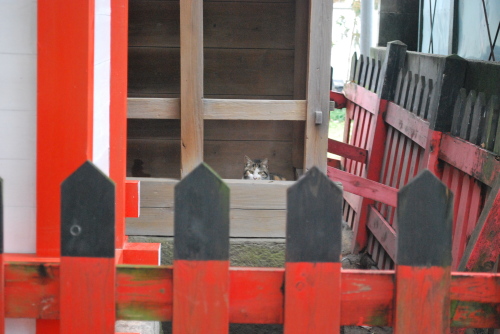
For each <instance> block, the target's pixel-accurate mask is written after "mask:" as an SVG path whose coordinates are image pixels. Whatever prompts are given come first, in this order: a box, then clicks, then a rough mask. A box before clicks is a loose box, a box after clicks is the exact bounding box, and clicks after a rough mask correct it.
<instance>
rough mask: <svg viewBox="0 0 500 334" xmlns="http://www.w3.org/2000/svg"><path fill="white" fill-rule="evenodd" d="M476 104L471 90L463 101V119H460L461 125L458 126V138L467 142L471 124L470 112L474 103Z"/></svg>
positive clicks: (474, 94) (474, 93)
mask: <svg viewBox="0 0 500 334" xmlns="http://www.w3.org/2000/svg"><path fill="white" fill-rule="evenodd" d="M475 102H476V92H475V91H473V90H471V91H470V92H469V95H468V96H467V100H466V101H465V110H464V117H463V119H462V124H461V125H460V133H459V137H460V138H462V139H464V140H467V141H468V140H469V137H470V130H471V123H472V112H473V110H474V103H475Z"/></svg>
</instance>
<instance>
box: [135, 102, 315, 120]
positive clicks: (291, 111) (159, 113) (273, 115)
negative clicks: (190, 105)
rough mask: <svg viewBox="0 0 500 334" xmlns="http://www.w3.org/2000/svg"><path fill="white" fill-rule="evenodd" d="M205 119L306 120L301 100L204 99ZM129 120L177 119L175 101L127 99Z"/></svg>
mask: <svg viewBox="0 0 500 334" xmlns="http://www.w3.org/2000/svg"><path fill="white" fill-rule="evenodd" d="M203 110H204V117H203V118H204V119H206V120H208V119H210V120H256V121H258V120H289V121H304V120H305V119H306V115H305V113H306V102H305V101H300V100H287V101H284V100H278V101H275V100H242V99H204V100H203ZM128 118H141V119H151V118H152V119H179V118H180V100H179V99H177V98H129V99H128Z"/></svg>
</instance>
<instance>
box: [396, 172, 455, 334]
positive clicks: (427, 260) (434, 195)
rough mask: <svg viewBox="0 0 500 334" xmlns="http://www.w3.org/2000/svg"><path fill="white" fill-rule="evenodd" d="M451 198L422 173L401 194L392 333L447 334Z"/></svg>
mask: <svg viewBox="0 0 500 334" xmlns="http://www.w3.org/2000/svg"><path fill="white" fill-rule="evenodd" d="M452 203H453V194H452V193H451V192H450V191H449V190H448V189H447V188H446V186H445V185H444V184H443V183H442V182H441V181H439V180H438V179H437V178H436V177H435V176H434V175H432V173H431V172H429V171H428V170H424V171H423V172H422V173H421V174H420V175H418V176H417V177H416V178H415V179H413V180H412V181H411V182H409V183H408V184H407V185H406V186H405V187H403V188H402V189H401V190H400V192H399V195H398V210H397V218H398V229H399V230H398V234H397V260H396V263H397V265H396V294H395V301H394V312H395V313H394V326H393V328H394V333H395V334H403V333H404V334H412V333H415V334H417V333H418V334H420V333H436V334H438V333H439V334H441V333H449V331H450V286H451V245H452V244H451V225H452Z"/></svg>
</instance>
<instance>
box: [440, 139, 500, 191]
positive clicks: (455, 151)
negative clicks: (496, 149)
mask: <svg viewBox="0 0 500 334" xmlns="http://www.w3.org/2000/svg"><path fill="white" fill-rule="evenodd" d="M439 159H441V160H444V161H446V162H447V163H449V164H450V165H452V166H454V167H456V168H458V169H460V170H461V171H463V172H465V173H467V174H469V175H471V176H473V177H474V178H475V179H477V180H479V181H481V182H482V183H484V184H486V185H488V186H490V187H491V186H492V185H493V182H494V180H495V179H496V177H497V175H498V174H499V173H500V161H498V160H497V156H496V155H495V154H494V153H493V152H490V151H487V150H485V149H482V148H481V147H479V146H476V145H474V144H472V143H469V142H467V141H465V140H463V139H460V138H457V137H453V136H451V135H449V134H446V133H444V134H443V138H442V140H441V145H440V151H439Z"/></svg>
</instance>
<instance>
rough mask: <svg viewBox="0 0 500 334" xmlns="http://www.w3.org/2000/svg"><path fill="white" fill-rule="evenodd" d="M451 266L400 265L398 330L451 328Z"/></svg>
mask: <svg viewBox="0 0 500 334" xmlns="http://www.w3.org/2000/svg"><path fill="white" fill-rule="evenodd" d="M450 284H451V275H450V267H410V266H402V265H398V266H397V267H396V295H395V301H394V303H395V306H394V326H393V329H394V333H395V334H412V333H415V334H421V333H429V334H432V333H436V334H442V333H448V332H449V331H450Z"/></svg>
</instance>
